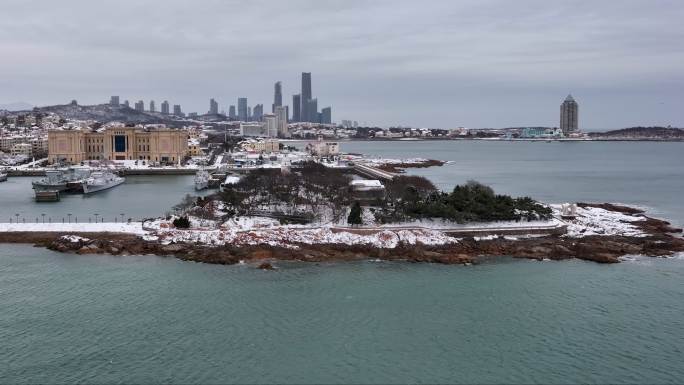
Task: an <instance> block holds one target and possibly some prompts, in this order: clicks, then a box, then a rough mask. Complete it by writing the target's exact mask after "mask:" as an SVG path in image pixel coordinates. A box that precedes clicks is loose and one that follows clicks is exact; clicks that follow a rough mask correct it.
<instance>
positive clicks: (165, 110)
mask: <svg viewBox="0 0 684 385" xmlns="http://www.w3.org/2000/svg"><path fill="white" fill-rule="evenodd" d="M161 113H162V114H164V115H168V114H169V101H168V100H164V101H163V102H162V104H161Z"/></svg>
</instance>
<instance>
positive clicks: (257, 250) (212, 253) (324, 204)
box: [0, 161, 684, 268]
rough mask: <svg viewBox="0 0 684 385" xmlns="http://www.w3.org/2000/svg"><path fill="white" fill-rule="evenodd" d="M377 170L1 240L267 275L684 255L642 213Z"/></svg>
mask: <svg viewBox="0 0 684 385" xmlns="http://www.w3.org/2000/svg"><path fill="white" fill-rule="evenodd" d="M408 163H409V164H394V165H392V168H395V167H396V168H400V167H410V166H411V164H410V162H408ZM419 163H420V162H419ZM367 167H370V166H367ZM370 168H371V169H372V170H376V171H377V172H380V173H381V174H377V175H391V177H386V178H385V179H384V180H382V181H381V180H378V179H368V178H367V177H362V176H360V175H358V174H357V173H354V172H351V171H350V170H349V169H346V168H337V167H329V166H325V165H324V164H322V163H320V162H313V161H309V162H305V163H302V164H299V165H297V167H292V168H286V167H283V168H280V169H274V168H271V169H269V168H262V169H255V170H252V171H250V172H249V173H246V174H244V175H235V176H231V177H230V178H227V179H226V183H224V184H222V188H221V191H219V192H216V193H214V194H211V195H209V196H206V197H193V196H186V197H185V198H184V199H183V200H182V201H181V202H180V203H178V204H177V205H176V206H175V207H173V208H172V210H171V211H170V212H169V213H168V215H166V216H165V217H163V218H151V219H148V220H145V221H143V222H131V223H118V224H106V223H93V224H57V223H55V224H50V225H47V224H18V223H15V224H3V226H4V228H3V229H1V230H2V231H0V242H23V243H26V242H31V243H35V244H36V245H39V246H44V247H48V248H50V249H53V250H57V251H61V252H76V253H80V254H97V253H109V254H113V255H126V254H136V255H143V254H154V255H161V256H175V257H177V258H180V259H183V260H187V261H196V262H204V263H214V264H238V263H248V264H253V265H255V266H260V267H262V268H271V267H273V265H274V264H276V262H277V261H283V260H287V261H306V262H325V261H354V260H369V259H371V260H374V259H378V260H388V261H410V262H433V263H443V264H462V265H468V264H476V263H478V262H481V261H483V260H484V259H486V258H490V257H493V256H509V257H514V258H528V259H534V260H547V259H550V260H563V259H570V258H579V259H584V260H590V261H595V262H599V263H617V262H619V261H620V258H621V257H623V256H626V255H636V254H640V255H647V256H654V257H655V256H669V255H672V254H674V253H677V252H682V251H684V240H683V239H682V238H680V237H678V236H676V234H677V233H681V229H676V228H673V227H671V226H670V224H669V223H668V222H665V221H663V220H659V219H655V218H649V217H647V216H645V215H644V212H643V211H641V210H638V209H634V208H630V207H625V206H618V205H612V204H589V203H580V204H564V205H546V204H542V203H540V202H538V201H535V200H534V199H532V198H530V197H517V198H516V197H510V196H507V195H503V194H497V193H496V192H494V191H493V189H492V188H490V187H488V186H485V185H483V184H481V183H478V182H475V181H470V182H468V183H466V184H463V185H457V186H455V187H454V188H453V190H451V191H449V192H445V191H441V190H439V189H438V188H436V187H435V186H434V184H433V183H432V182H430V181H429V180H428V179H426V178H423V177H419V176H408V175H402V174H389V173H388V172H386V171H381V170H380V168H377V169H376V168H372V167H370ZM365 171H367V170H365Z"/></svg>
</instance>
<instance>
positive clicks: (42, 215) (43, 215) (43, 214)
mask: <svg viewBox="0 0 684 385" xmlns="http://www.w3.org/2000/svg"><path fill="white" fill-rule="evenodd" d="M40 216H41V217H43V223H45V213H42V214H40Z"/></svg>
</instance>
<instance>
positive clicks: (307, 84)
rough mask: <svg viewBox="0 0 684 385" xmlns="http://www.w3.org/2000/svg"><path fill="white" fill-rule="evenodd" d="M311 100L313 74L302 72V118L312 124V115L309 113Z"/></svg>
mask: <svg viewBox="0 0 684 385" xmlns="http://www.w3.org/2000/svg"><path fill="white" fill-rule="evenodd" d="M310 100H311V72H302V93H301V100H300V103H301V104H302V108H301V113H300V118H301V120H302V121H304V122H310V121H311V120H310V118H311V113H310V112H309V101H310Z"/></svg>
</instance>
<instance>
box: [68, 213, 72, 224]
mask: <svg viewBox="0 0 684 385" xmlns="http://www.w3.org/2000/svg"><path fill="white" fill-rule="evenodd" d="M67 217H69V223H71V213H68V214H67Z"/></svg>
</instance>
